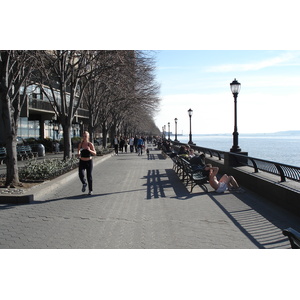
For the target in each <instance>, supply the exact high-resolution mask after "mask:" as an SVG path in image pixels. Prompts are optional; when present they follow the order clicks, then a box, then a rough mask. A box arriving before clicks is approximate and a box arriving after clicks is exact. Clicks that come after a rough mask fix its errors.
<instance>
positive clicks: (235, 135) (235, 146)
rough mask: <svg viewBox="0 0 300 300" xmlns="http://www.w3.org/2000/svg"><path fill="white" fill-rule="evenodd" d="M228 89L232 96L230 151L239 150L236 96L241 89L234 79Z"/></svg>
mask: <svg viewBox="0 0 300 300" xmlns="http://www.w3.org/2000/svg"><path fill="white" fill-rule="evenodd" d="M230 89H231V92H232V94H233V97H234V132H233V134H232V135H233V146H232V148H231V149H230V152H241V148H240V147H239V133H238V129H237V97H238V94H239V92H240V89H241V84H240V83H239V82H238V81H237V80H236V79H234V80H233V81H232V82H231V83H230Z"/></svg>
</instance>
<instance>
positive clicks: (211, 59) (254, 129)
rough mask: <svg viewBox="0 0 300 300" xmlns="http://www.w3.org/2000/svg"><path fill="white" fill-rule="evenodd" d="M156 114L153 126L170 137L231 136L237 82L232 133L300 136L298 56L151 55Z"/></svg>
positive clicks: (262, 53) (189, 52)
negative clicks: (157, 102)
mask: <svg viewBox="0 0 300 300" xmlns="http://www.w3.org/2000/svg"><path fill="white" fill-rule="evenodd" d="M156 60H157V64H156V67H157V70H156V80H157V82H158V83H159V84H160V86H161V88H160V98H161V104H160V111H159V113H158V114H157V115H156V117H155V122H156V125H157V126H158V128H159V129H160V130H161V129H162V127H163V126H164V125H166V129H167V130H168V125H167V124H168V122H170V131H171V132H173V133H174V132H175V121H174V119H175V118H177V119H178V122H177V132H178V133H184V134H188V133H189V130H190V129H189V116H188V112H187V111H188V110H189V109H190V108H191V109H192V110H193V115H192V133H193V134H212V133H232V132H233V130H234V98H233V95H232V93H231V90H230V83H231V82H232V81H233V80H234V79H237V80H238V82H240V83H241V90H240V93H239V95H238V98H237V125H238V132H239V133H240V134H242V133H264V132H266V133H269V132H277V131H285V130H300V122H299V112H300V51H297V50H292V51H289V50H280V51H278V50H162V51H157V53H156Z"/></svg>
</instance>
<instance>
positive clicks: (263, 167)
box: [172, 142, 300, 182]
mask: <svg viewBox="0 0 300 300" xmlns="http://www.w3.org/2000/svg"><path fill="white" fill-rule="evenodd" d="M172 143H173V145H176V146H181V145H186V144H182V143H177V142H172ZM190 146H191V148H192V149H194V150H196V151H199V152H202V153H204V154H207V155H209V156H210V157H217V158H218V159H219V160H224V157H225V153H228V152H226V151H220V150H215V149H210V148H205V147H199V146H194V145H190ZM229 153H230V155H231V157H233V158H234V159H235V160H236V163H237V164H239V165H242V166H248V167H252V168H253V169H254V172H255V173H258V172H259V171H264V172H267V173H270V174H274V175H277V176H279V177H280V180H281V182H285V181H286V180H287V179H290V180H294V181H300V167H295V166H291V165H286V164H282V163H279V162H274V161H269V160H265V159H260V158H255V157H250V156H245V155H242V154H238V153H234V152H229Z"/></svg>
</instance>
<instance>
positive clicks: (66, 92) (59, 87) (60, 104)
mask: <svg viewBox="0 0 300 300" xmlns="http://www.w3.org/2000/svg"><path fill="white" fill-rule="evenodd" d="M38 53H39V62H40V65H39V71H40V73H41V75H42V78H41V83H42V84H41V88H42V92H43V94H44V95H45V96H46V98H48V100H49V101H50V103H51V104H52V107H53V110H54V112H55V114H56V115H57V118H58V121H59V123H60V124H61V126H62V128H63V137H64V159H66V158H67V157H71V150H72V148H71V127H72V122H73V119H74V116H75V114H76V111H77V109H78V107H79V106H80V103H81V101H82V97H83V93H84V90H85V88H86V86H87V84H88V82H89V80H91V78H92V74H93V72H94V69H93V68H92V61H93V60H95V59H96V57H97V53H96V51H87V50H85V51H79V50H78V51H77V50H53V51H38Z"/></svg>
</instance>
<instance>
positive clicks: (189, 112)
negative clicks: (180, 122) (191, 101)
mask: <svg viewBox="0 0 300 300" xmlns="http://www.w3.org/2000/svg"><path fill="white" fill-rule="evenodd" d="M188 114H189V117H190V140H189V142H188V144H191V145H193V144H194V143H193V141H192V115H193V110H192V109H191V108H190V109H189V110H188Z"/></svg>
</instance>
